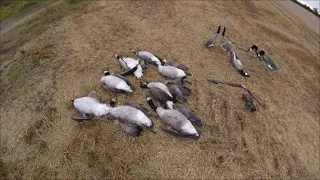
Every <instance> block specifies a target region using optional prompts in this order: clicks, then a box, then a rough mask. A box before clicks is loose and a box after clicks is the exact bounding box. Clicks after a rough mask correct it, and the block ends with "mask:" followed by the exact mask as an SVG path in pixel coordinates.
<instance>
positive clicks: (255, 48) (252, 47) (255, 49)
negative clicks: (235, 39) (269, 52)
mask: <svg viewBox="0 0 320 180" xmlns="http://www.w3.org/2000/svg"><path fill="white" fill-rule="evenodd" d="M248 51H258V46H256V45H252V46H251V47H250V48H249V49H248Z"/></svg>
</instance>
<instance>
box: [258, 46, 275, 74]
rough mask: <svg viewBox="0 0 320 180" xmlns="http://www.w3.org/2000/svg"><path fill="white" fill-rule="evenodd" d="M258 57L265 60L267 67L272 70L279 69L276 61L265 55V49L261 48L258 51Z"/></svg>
mask: <svg viewBox="0 0 320 180" xmlns="http://www.w3.org/2000/svg"><path fill="white" fill-rule="evenodd" d="M258 58H259V59H260V60H261V61H262V62H264V63H265V64H266V65H267V67H268V68H269V69H271V70H277V69H278V68H277V66H276V64H275V63H274V61H273V60H272V59H271V58H270V57H269V56H267V55H265V52H264V51H263V50H261V51H260V52H259V53H258Z"/></svg>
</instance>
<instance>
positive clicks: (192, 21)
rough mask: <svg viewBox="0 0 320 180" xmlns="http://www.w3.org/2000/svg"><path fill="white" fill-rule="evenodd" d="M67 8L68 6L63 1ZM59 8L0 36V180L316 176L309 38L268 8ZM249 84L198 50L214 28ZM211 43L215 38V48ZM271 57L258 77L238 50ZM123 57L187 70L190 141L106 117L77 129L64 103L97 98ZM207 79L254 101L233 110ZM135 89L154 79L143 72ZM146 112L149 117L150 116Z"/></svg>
mask: <svg viewBox="0 0 320 180" xmlns="http://www.w3.org/2000/svg"><path fill="white" fill-rule="evenodd" d="M68 2H71V1H68ZM68 2H65V3H62V4H60V5H58V6H56V7H53V8H51V9H50V10H48V11H46V12H45V13H44V14H41V15H40V16H38V17H36V18H35V19H34V20H32V21H30V22H28V23H26V24H23V25H21V26H19V27H17V28H15V29H14V30H12V31H10V32H8V33H6V34H5V36H2V37H1V51H0V53H1V56H0V73H1V74H0V75H1V76H0V79H1V81H0V92H1V94H0V104H1V107H0V114H1V143H0V156H1V161H0V171H1V173H0V176H2V178H1V179H3V178H5V177H7V178H9V179H15V178H17V179H52V178H59V179H76V178H77V179H78V178H79V179H80V178H85V179H101V178H110V179H124V178H128V179H141V178H144V179H145V178H153V179H169V178H170V179H223V178H229V179H231V178H232V179H235V178H237V179H244V178H245V179H253V178H255V179H262V178H263V179H276V178H277V179H289V178H296V179H319V178H320V172H319V142H320V141H319V129H320V127H319V120H320V119H319V114H320V104H319V102H320V101H319V100H320V93H319V89H320V73H319V72H320V60H319V45H320V40H319V35H318V34H316V33H315V32H314V31H313V30H311V29H310V28H308V27H306V25H305V24H304V23H303V22H302V21H301V20H300V19H298V18H297V17H295V16H293V14H292V13H290V12H288V11H286V10H285V9H284V8H283V7H282V6H280V5H279V4H277V3H275V2H272V1H211V2H207V1H173V2H170V1H165V2H160V1H153V2H143V1H82V2H73V3H68ZM219 25H222V26H226V27H227V33H226V36H227V37H228V38H229V39H230V40H231V41H232V42H233V48H234V50H235V51H236V52H237V53H238V56H239V58H240V59H241V61H242V63H243V65H244V66H245V68H246V69H247V71H248V73H249V74H250V75H251V77H250V78H248V79H244V78H243V77H242V76H241V75H240V74H239V73H238V72H237V71H236V70H235V69H234V67H233V66H232V64H231V63H230V62H229V56H228V55H227V54H226V53H225V52H224V51H223V50H222V49H221V48H220V47H219V46H216V47H214V48H211V49H206V48H205V47H204V43H205V41H206V40H207V39H208V38H209V37H210V35H211V34H213V33H214V32H215V31H216V28H217V27H218V26H219ZM220 38H221V37H219V41H220ZM252 44H256V45H258V46H259V47H261V48H262V49H264V50H265V51H266V52H267V53H268V54H269V55H270V56H271V57H273V58H274V60H275V62H276V64H277V65H278V67H279V70H278V71H276V72H271V71H269V70H268V69H267V68H266V67H265V66H264V65H263V64H262V63H261V62H259V61H258V60H257V58H256V57H254V56H253V54H250V53H246V52H244V51H243V50H242V49H246V48H248V47H249V46H250V45H252ZM130 49H140V50H148V51H151V52H155V53H156V54H157V55H159V56H160V57H164V58H166V59H177V60H179V61H180V62H182V63H184V64H186V65H188V66H189V67H190V68H191V69H190V72H191V73H192V77H191V78H190V79H191V81H192V85H189V88H190V89H191V90H192V96H191V97H190V98H189V99H188V102H187V103H186V104H187V105H188V106H189V107H191V108H192V109H193V110H194V111H195V113H196V114H198V115H199V116H200V117H201V119H202V120H203V121H204V122H205V123H206V125H205V126H204V127H203V128H202V129H199V130H200V131H201V137H200V139H199V140H197V141H195V140H191V139H183V138H178V137H174V136H172V135H170V134H167V133H165V132H163V131H161V129H160V126H161V120H160V119H155V118H154V121H155V126H156V130H157V134H152V133H150V132H147V131H144V132H143V133H142V135H141V136H140V137H139V138H133V137H130V136H128V135H127V134H125V133H124V132H123V131H122V130H121V128H120V127H119V125H117V124H115V123H114V122H113V121H112V120H108V119H103V118H95V119H94V120H92V121H90V122H84V123H78V122H75V121H72V120H71V116H73V115H77V111H76V110H75V109H74V108H73V107H72V104H71V101H70V100H71V99H73V98H75V97H81V96H86V95H87V94H88V93H90V91H92V90H95V91H97V93H98V95H100V96H102V97H103V99H108V98H110V97H117V99H118V101H119V104H121V103H122V102H123V101H124V100H135V101H137V102H138V103H141V104H144V105H145V107H147V104H146V102H145V95H146V93H147V91H146V90H144V89H141V88H140V87H139V86H138V85H139V80H138V79H135V78H134V77H129V80H130V81H131V82H133V83H134V84H135V85H136V86H137V91H136V92H135V93H133V94H131V95H123V94H116V93H111V92H106V91H105V90H103V89H102V88H101V84H100V77H101V76H102V74H103V71H104V70H110V71H113V72H122V69H121V68H120V65H119V63H118V62H117V61H116V59H115V58H114V54H115V53H122V54H124V55H128V56H132V55H133V54H132V53H131V52H130ZM207 78H216V79H223V80H226V81H231V82H242V83H245V84H246V85H247V86H248V87H249V88H250V89H251V90H252V91H253V92H255V93H256V94H258V95H259V96H260V97H261V98H263V99H264V100H265V101H266V104H267V107H266V108H261V107H259V111H258V112H256V113H249V112H247V111H246V110H245V106H244V103H243V101H242V100H241V96H242V95H241V93H242V91H241V90H240V89H238V88H232V87H229V86H225V85H214V84H210V83H208V82H207V81H206V79H207ZM142 80H147V81H163V80H164V79H163V78H162V77H161V76H160V74H159V73H158V72H157V69H156V68H155V67H151V68H149V69H148V70H146V72H145V73H144V77H143V78H142ZM150 110H151V109H150Z"/></svg>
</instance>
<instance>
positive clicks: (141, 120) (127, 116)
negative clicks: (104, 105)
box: [109, 105, 155, 136]
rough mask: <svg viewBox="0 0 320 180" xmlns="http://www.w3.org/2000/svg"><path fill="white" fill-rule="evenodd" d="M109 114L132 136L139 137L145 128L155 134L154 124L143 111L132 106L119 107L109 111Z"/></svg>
mask: <svg viewBox="0 0 320 180" xmlns="http://www.w3.org/2000/svg"><path fill="white" fill-rule="evenodd" d="M109 112H110V113H109V114H110V115H111V116H113V117H115V118H117V119H118V120H119V121H118V123H119V125H120V127H121V128H122V129H123V130H124V131H126V132H127V133H128V134H130V135H132V136H139V135H140V132H141V131H142V130H143V128H146V129H147V130H150V131H151V132H153V133H155V131H154V129H153V122H152V121H151V119H149V118H148V117H147V116H146V115H145V114H144V113H143V112H142V111H140V110H139V109H137V108H134V107H132V106H127V105H123V106H117V107H113V108H111V109H110V110H109Z"/></svg>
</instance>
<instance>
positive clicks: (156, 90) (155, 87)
mask: <svg viewBox="0 0 320 180" xmlns="http://www.w3.org/2000/svg"><path fill="white" fill-rule="evenodd" d="M140 87H141V88H145V89H147V88H148V89H149V91H150V95H151V96H152V97H153V98H154V99H156V100H157V101H159V102H160V103H163V104H165V103H166V102H167V101H174V99H173V96H172V94H171V93H170V91H169V89H168V87H167V86H166V85H164V84H163V83H161V82H150V83H149V82H145V81H141V82H140Z"/></svg>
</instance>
